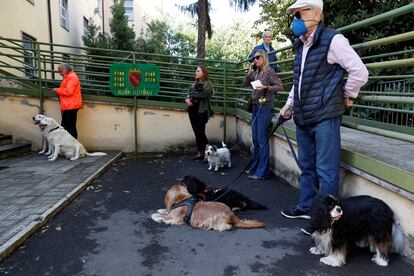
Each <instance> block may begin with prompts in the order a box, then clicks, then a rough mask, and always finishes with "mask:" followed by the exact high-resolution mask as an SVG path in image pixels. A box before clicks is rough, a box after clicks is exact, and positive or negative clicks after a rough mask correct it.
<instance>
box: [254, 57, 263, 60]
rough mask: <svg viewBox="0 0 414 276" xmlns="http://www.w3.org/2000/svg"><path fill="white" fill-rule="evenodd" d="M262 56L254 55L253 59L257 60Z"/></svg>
mask: <svg viewBox="0 0 414 276" xmlns="http://www.w3.org/2000/svg"><path fill="white" fill-rule="evenodd" d="M261 57H262V56H255V57H254V60H259V59H260V58H261Z"/></svg>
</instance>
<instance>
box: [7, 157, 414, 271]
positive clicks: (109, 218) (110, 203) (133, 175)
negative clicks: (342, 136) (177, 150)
mask: <svg viewBox="0 0 414 276" xmlns="http://www.w3.org/2000/svg"><path fill="white" fill-rule="evenodd" d="M189 159H190V157H189V156H188V155H161V154H160V155H155V154H154V155H147V156H145V155H140V156H138V157H133V156H132V157H129V158H124V159H122V160H120V161H118V162H117V163H116V164H115V165H114V166H113V167H112V168H111V169H110V170H109V171H108V172H107V173H106V174H105V175H104V176H102V177H101V178H100V179H99V180H96V181H95V182H94V183H93V185H92V186H91V187H90V189H88V190H86V191H85V192H84V193H82V194H81V195H80V196H79V197H78V198H77V199H76V200H75V201H74V202H72V203H71V204H70V205H69V206H68V207H66V208H65V209H64V210H63V211H62V212H61V213H59V214H58V215H57V216H56V217H55V218H54V219H53V220H52V221H50V223H49V224H47V225H46V226H45V227H43V229H42V230H41V231H39V232H37V233H36V234H35V235H33V236H32V237H31V238H30V239H29V240H28V241H27V242H26V243H24V244H23V246H22V247H21V248H20V249H19V250H17V251H16V252H14V253H13V254H12V255H11V256H10V257H9V258H7V259H5V260H4V261H3V262H2V263H0V274H7V275H282V274H286V275H365V276H368V275H391V274H392V275H393V276H396V275H404V276H406V275H413V271H414V266H413V265H412V264H410V263H409V262H408V261H407V259H405V258H403V257H401V256H398V255H395V256H392V258H391V262H390V265H389V267H386V268H382V267H378V266H376V265H375V264H374V263H372V262H371V253H369V252H368V251H367V250H361V249H355V250H354V251H352V253H351V254H350V256H349V258H348V263H347V264H346V265H345V266H343V267H341V268H331V267H327V266H325V265H323V264H321V263H320V262H319V257H317V256H313V255H311V254H310V253H308V249H309V247H311V246H312V241H311V239H310V238H309V237H307V236H304V235H303V234H302V233H301V232H300V230H299V228H300V226H302V225H304V223H306V221H305V220H300V219H299V220H289V219H285V218H283V217H282V216H281V215H280V214H279V212H280V210H281V209H282V208H285V207H286V206H290V205H292V204H293V203H294V202H295V200H296V199H297V196H298V191H297V190H296V189H294V188H293V187H291V186H290V185H288V184H287V183H285V182H283V181H282V180H280V179H278V178H276V177H273V178H271V179H268V180H265V181H251V180H248V179H247V177H246V176H243V177H242V179H241V180H240V181H239V183H238V184H237V186H236V187H235V189H236V190H238V191H240V192H242V193H244V194H246V195H248V196H249V197H251V198H252V199H256V200H259V201H260V202H262V203H264V204H265V205H267V206H268V208H269V210H267V211H246V212H242V213H238V215H239V216H240V217H242V218H254V219H259V220H261V221H263V222H265V223H266V224H267V226H266V228H263V229H258V230H244V229H236V230H232V231H228V232H223V233H219V232H215V231H204V230H195V229H192V228H191V227H189V226H187V225H182V226H167V225H162V224H157V223H155V222H154V221H152V220H151V219H150V215H151V214H152V213H153V212H154V211H155V210H156V209H158V208H161V207H163V206H162V205H163V198H164V196H165V192H166V190H167V189H168V187H169V186H171V185H172V184H174V183H175V179H177V178H180V177H182V176H184V175H188V174H193V175H196V176H198V177H200V178H201V179H203V180H204V181H206V182H209V183H211V184H212V185H214V186H224V185H226V184H228V183H230V182H231V180H232V179H233V178H234V177H235V176H236V175H237V174H238V173H239V172H240V170H241V168H242V167H243V165H244V164H245V163H246V162H247V159H246V158H245V157H243V156H233V165H234V166H233V168H231V169H227V168H226V169H224V170H223V171H222V172H223V173H222V174H221V173H219V174H209V172H208V171H207V165H206V164H203V163H202V162H199V161H190V160H189Z"/></svg>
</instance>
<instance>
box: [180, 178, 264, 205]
mask: <svg viewBox="0 0 414 276" xmlns="http://www.w3.org/2000/svg"><path fill="white" fill-rule="evenodd" d="M181 184H182V185H185V186H186V187H187V190H188V192H189V193H190V194H191V195H192V196H193V197H195V198H197V199H199V200H202V201H212V200H216V199H217V201H218V202H221V203H224V204H226V205H227V206H229V207H230V208H231V209H232V210H233V211H238V210H247V209H250V210H267V207H266V206H264V205H262V204H260V203H258V202H256V201H254V200H251V199H250V198H248V197H247V196H245V195H243V194H241V193H239V192H236V191H235V190H229V191H227V190H226V189H218V188H214V187H211V186H209V185H207V184H206V183H204V182H203V181H201V180H200V179H198V178H197V177H195V176H191V175H187V176H184V178H183V179H182V180H181ZM224 193H226V194H224ZM223 194H224V195H223Z"/></svg>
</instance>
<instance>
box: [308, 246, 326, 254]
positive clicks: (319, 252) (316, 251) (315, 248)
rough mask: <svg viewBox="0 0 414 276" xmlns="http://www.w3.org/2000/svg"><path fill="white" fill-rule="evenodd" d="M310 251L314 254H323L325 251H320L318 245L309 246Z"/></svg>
mask: <svg viewBox="0 0 414 276" xmlns="http://www.w3.org/2000/svg"><path fill="white" fill-rule="evenodd" d="M309 252H310V253H311V254H313V255H322V254H323V252H322V251H320V250H319V249H318V248H317V247H316V246H314V247H311V248H309Z"/></svg>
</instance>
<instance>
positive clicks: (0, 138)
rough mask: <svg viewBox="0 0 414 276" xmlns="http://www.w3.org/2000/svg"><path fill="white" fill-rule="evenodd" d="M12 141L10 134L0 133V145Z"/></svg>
mask: <svg viewBox="0 0 414 276" xmlns="http://www.w3.org/2000/svg"><path fill="white" fill-rule="evenodd" d="M11 143H12V136H11V135H7V134H0V146H2V145H8V144H11Z"/></svg>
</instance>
